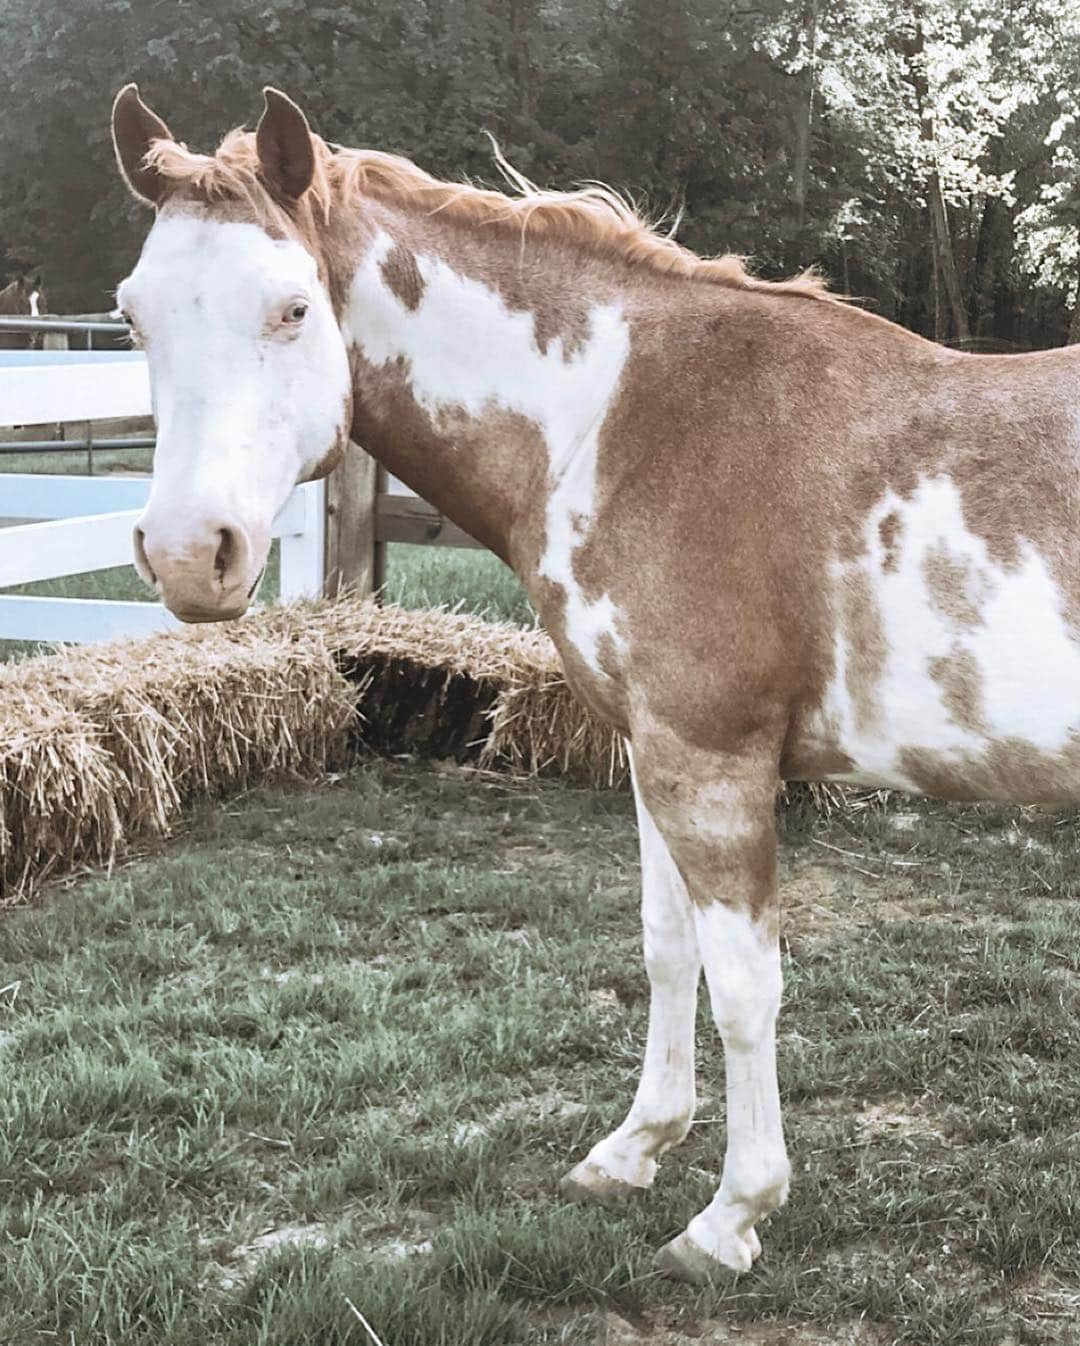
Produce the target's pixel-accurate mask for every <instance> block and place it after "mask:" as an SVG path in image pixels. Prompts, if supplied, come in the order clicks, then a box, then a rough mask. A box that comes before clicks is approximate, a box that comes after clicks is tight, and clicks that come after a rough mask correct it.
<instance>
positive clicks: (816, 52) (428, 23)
mask: <svg viewBox="0 0 1080 1346" xmlns="http://www.w3.org/2000/svg"><path fill="white" fill-rule="evenodd" d="M0 56H2V58H3V69H4V75H5V87H6V96H7V109H8V114H9V115H8V116H6V117H5V118H3V119H0V184H2V186H0V261H3V260H4V259H7V261H8V262H9V264H10V263H14V262H15V261H16V260H17V259H25V260H31V261H34V262H37V263H40V264H41V265H43V266H44V268H45V270H46V273H47V276H48V281H49V293H50V296H51V298H52V303H53V305H54V306H55V307H57V308H59V309H64V310H72V309H100V308H102V307H104V306H105V305H107V304H108V303H109V296H110V292H111V288H112V286H113V285H114V284H115V283H116V281H117V280H118V279H119V277H120V276H122V275H123V273H124V272H125V271H126V269H127V268H128V267H129V266H130V264H131V262H132V260H133V258H134V256H135V252H136V249H137V246H138V240H139V237H140V236H141V233H142V232H143V229H144V226H145V219H144V218H143V217H142V214H141V211H140V210H139V208H138V207H137V206H136V205H135V204H134V203H132V202H130V201H128V200H127V199H126V196H125V193H124V191H123V189H122V187H121V186H120V183H119V181H118V179H117V175H116V172H115V170H114V168H113V166H112V163H111V153H110V147H109V143H108V111H109V104H110V100H111V98H112V95H113V93H114V92H115V90H116V89H117V88H118V87H119V85H120V84H122V83H123V82H124V81H126V80H129V79H135V80H137V81H138V82H139V83H140V85H141V86H142V88H143V90H144V91H145V93H146V95H147V96H148V98H149V99H150V100H151V101H152V102H153V104H154V105H155V106H156V107H157V108H159V109H160V110H161V111H162V112H163V113H164V115H165V116H166V119H167V120H169V121H170V123H171V125H172V126H173V129H174V130H175V132H176V134H177V135H178V136H180V137H181V138H183V139H185V140H186V141H188V142H189V143H191V144H192V145H194V146H197V147H200V148H209V147H211V146H212V145H213V143H214V142H215V140H216V138H217V137H218V136H219V135H220V134H221V133H222V132H223V131H224V130H225V129H226V128H228V127H230V126H233V125H237V124H240V123H243V122H244V121H245V119H250V118H251V117H252V116H253V115H254V114H255V112H256V111H257V107H258V90H259V89H260V87H261V86H262V84H264V83H266V82H273V83H276V84H278V85H280V86H282V87H284V88H286V89H288V90H290V91H291V92H293V93H294V94H295V95H296V96H297V97H299V98H300V99H301V100H302V101H303V102H304V104H305V106H306V107H307V109H308V110H309V112H310V114H311V117H312V120H313V122H314V124H315V125H316V127H317V128H318V129H319V130H320V131H321V132H322V133H323V134H324V135H325V136H326V137H327V138H328V139H330V140H332V141H337V142H341V143H349V144H367V145H376V146H379V147H382V148H387V149H394V150H399V151H402V152H404V153H406V154H408V155H410V156H412V157H413V158H415V159H416V160H417V161H418V162H420V163H422V164H423V165H425V166H426V167H428V168H430V169H432V170H433V171H434V172H436V173H439V174H441V175H444V176H446V177H459V176H462V175H469V176H471V177H473V178H478V179H485V178H486V179H491V178H493V176H494V174H493V168H492V163H491V158H490V153H489V150H488V148H487V143H486V141H485V139H484V137H483V134H482V133H483V131H485V130H490V131H491V132H493V133H494V134H495V135H496V136H497V137H498V138H499V140H500V142H501V143H502V145H503V148H504V149H505V151H506V152H507V154H508V155H509V157H510V158H511V159H512V160H513V161H514V162H515V163H517V164H518V166H519V167H520V168H522V169H523V170H524V171H525V172H526V173H527V174H529V175H530V176H531V177H533V178H535V179H536V180H538V181H539V182H541V183H543V184H546V185H560V186H565V185H569V184H570V183H571V182H573V181H576V180H581V179H586V178H600V179H603V180H606V181H609V182H612V183H613V184H614V185H616V186H618V187H620V188H623V189H626V190H628V191H629V192H630V193H632V194H634V195H636V196H638V197H639V198H643V199H644V200H645V201H646V202H647V203H648V204H649V205H650V206H651V207H652V208H653V209H654V210H655V211H658V212H664V211H667V212H669V213H674V212H675V211H677V210H679V209H682V210H683V212H684V216H683V224H682V237H683V238H684V239H685V240H686V242H687V243H688V244H690V245H691V246H693V247H694V248H696V249H699V250H701V251H703V252H717V251H735V252H742V253H746V254H749V255H750V256H751V257H752V258H753V259H754V260H755V262H756V263H757V265H758V266H759V267H760V268H761V269H762V270H763V271H765V272H766V273H767V274H780V273H783V272H785V271H790V270H792V269H796V268H798V267H801V266H805V265H809V264H817V265H818V266H819V267H821V268H822V269H823V270H824V271H825V272H826V273H827V274H828V275H829V276H830V277H831V278H832V279H833V281H834V282H835V283H836V284H837V285H839V286H840V287H841V288H843V289H845V290H846V291H848V292H851V293H855V294H858V295H861V296H864V297H866V298H867V299H868V300H869V301H870V302H872V303H873V304H874V305H875V306H876V307H878V308H879V309H880V310H881V311H883V312H885V313H887V314H888V315H890V316H893V317H896V318H898V319H900V320H901V321H904V322H906V323H908V324H909V325H911V326H914V327H916V328H918V329H920V330H923V331H925V332H927V333H930V334H932V335H938V336H942V337H950V336H953V335H955V334H956V332H955V330H954V329H955V326H956V324H955V321H952V322H951V321H950V319H949V317H948V316H947V312H946V306H945V304H944V302H943V300H942V298H941V286H940V277H939V268H938V267H936V266H935V262H934V255H933V249H932V248H931V245H930V225H929V215H928V208H927V202H928V198H929V193H930V192H931V190H932V189H934V190H939V191H940V192H941V194H942V196H943V198H944V200H945V202H946V203H947V209H948V219H949V232H950V243H949V247H950V248H951V252H952V254H953V255H954V257H955V267H956V271H957V275H958V279H959V283H960V290H961V294H962V298H963V303H964V305H965V306H966V309H967V315H966V316H967V321H968V324H969V325H970V328H971V331H972V334H973V335H974V336H975V337H977V338H986V339H996V340H997V341H999V342H1000V341H1004V342H1010V343H1014V344H1030V345H1050V344H1054V343H1056V342H1059V341H1061V340H1063V339H1064V337H1065V335H1066V333H1067V330H1068V313H1069V310H1070V308H1072V306H1073V303H1074V298H1075V295H1076V290H1077V282H1078V273H1080V245H1078V243H1077V227H1078V222H1080V205H1078V202H1080V139H1078V137H1080V124H1078V121H1077V115H1076V102H1075V99H1076V90H1077V87H1078V85H1080V11H1078V10H1077V8H1076V5H1075V3H1073V0H1009V3H1006V4H1004V5H1003V4H1002V3H1001V2H1000V0H904V3H902V4H900V5H895V4H893V3H891V0H799V2H798V3H787V2H786V0H759V2H758V3H755V4H754V5H753V6H748V5H746V4H745V3H741V2H737V0H720V2H719V3H717V0H416V2H415V3H410V4H407V5H384V4H378V3H375V0H349V3H348V4H345V3H342V2H341V0H337V2H334V3H331V2H330V0H323V2H322V3H318V2H315V3H305V0H261V2H260V3H259V4H258V5H253V4H251V3H249V0H180V2H179V3H177V2H176V0H168V2H167V3H166V0H88V2H87V3H80V4H78V5H72V4H70V3H68V2H67V0H5V5H4V22H3V32H2V37H0ZM935 183H936V184H939V185H938V186H937V187H936V188H935V187H934V184H935ZM954 317H955V315H954Z"/></svg>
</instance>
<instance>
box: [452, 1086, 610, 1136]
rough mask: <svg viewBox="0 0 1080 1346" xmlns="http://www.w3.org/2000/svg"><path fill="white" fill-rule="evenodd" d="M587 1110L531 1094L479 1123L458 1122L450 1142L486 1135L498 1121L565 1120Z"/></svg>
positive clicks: (563, 1100) (568, 1101)
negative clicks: (523, 1118)
mask: <svg viewBox="0 0 1080 1346" xmlns="http://www.w3.org/2000/svg"><path fill="white" fill-rule="evenodd" d="M586 1111H587V1109H586V1107H585V1104H584V1103H578V1102H575V1101H574V1100H573V1099H570V1098H564V1097H562V1095H561V1094H556V1093H546V1094H533V1095H531V1096H530V1097H528V1098H516V1099H514V1101H513V1102H512V1103H505V1104H503V1106H502V1107H499V1108H496V1109H495V1110H494V1111H493V1112H490V1113H488V1115H487V1117H485V1118H484V1119H483V1120H482V1121H467V1122H459V1123H458V1124H457V1126H455V1127H454V1130H453V1133H452V1136H451V1139H452V1141H453V1143H454V1144H455V1145H467V1144H468V1143H469V1141H470V1140H475V1139H476V1138H477V1137H478V1136H486V1135H488V1133H489V1132H490V1131H491V1129H492V1128H493V1127H495V1126H498V1124H499V1123H500V1122H508V1121H517V1120H518V1119H520V1118H522V1117H527V1118H535V1119H536V1120H537V1121H538V1122H539V1121H540V1120H543V1121H552V1120H556V1121H557V1120H560V1119H562V1118H564V1117H580V1116H581V1114H582V1113H583V1112H586Z"/></svg>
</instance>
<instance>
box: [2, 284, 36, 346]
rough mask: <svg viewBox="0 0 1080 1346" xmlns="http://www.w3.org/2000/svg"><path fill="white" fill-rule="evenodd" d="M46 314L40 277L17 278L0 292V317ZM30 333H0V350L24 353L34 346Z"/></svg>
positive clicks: (33, 316) (34, 316)
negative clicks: (30, 278)
mask: <svg viewBox="0 0 1080 1346" xmlns="http://www.w3.org/2000/svg"><path fill="white" fill-rule="evenodd" d="M45 312H46V305H45V294H44V291H43V290H42V288H41V279H40V277H34V278H33V279H32V280H28V279H26V278H25V277H22V276H20V277H17V278H16V279H15V280H12V281H10V282H9V283H8V284H7V285H6V286H5V287H4V288H3V289H2V290H0V317H3V318H23V317H26V318H39V317H40V316H41V315H42V314H43V313H45ZM35 344H36V342H35V339H34V336H33V334H32V333H30V332H0V350H6V351H24V350H28V349H29V348H30V347H31V346H33V345H35Z"/></svg>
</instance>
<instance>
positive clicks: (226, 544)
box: [214, 528, 236, 584]
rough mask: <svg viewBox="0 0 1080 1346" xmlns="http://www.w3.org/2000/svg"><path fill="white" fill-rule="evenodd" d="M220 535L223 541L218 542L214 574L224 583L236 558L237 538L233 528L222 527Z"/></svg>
mask: <svg viewBox="0 0 1080 1346" xmlns="http://www.w3.org/2000/svg"><path fill="white" fill-rule="evenodd" d="M218 537H220V538H221V541H220V542H219V543H218V549H217V555H216V556H215V557H214V574H215V575H217V577H218V580H219V581H220V582H221V583H222V584H224V583H225V576H226V575H227V574H228V573H229V569H230V567H231V566H232V563H233V561H234V560H235V559H236V539H235V538H234V537H233V532H232V529H231V528H222V529H221V530H220V531H219V533H218Z"/></svg>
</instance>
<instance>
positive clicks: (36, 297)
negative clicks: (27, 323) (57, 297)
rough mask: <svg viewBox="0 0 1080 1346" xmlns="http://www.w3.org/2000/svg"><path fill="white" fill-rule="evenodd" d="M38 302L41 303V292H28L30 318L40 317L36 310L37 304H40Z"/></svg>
mask: <svg viewBox="0 0 1080 1346" xmlns="http://www.w3.org/2000/svg"><path fill="white" fill-rule="evenodd" d="M40 301H41V291H40V290H31V291H30V316H31V318H40V317H41V313H40V311H39V309H38V304H39V303H40Z"/></svg>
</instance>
